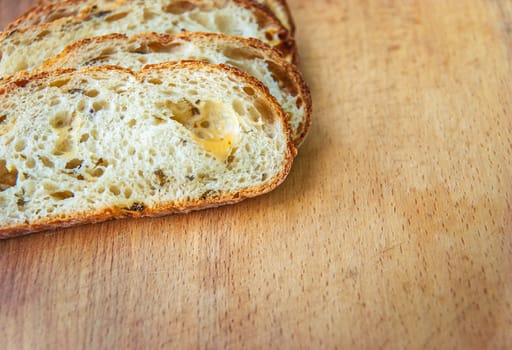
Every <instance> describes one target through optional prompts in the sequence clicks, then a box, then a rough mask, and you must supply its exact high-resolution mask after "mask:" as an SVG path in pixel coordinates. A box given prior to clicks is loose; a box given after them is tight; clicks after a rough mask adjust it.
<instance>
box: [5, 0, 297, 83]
mask: <svg viewBox="0 0 512 350" xmlns="http://www.w3.org/2000/svg"><path fill="white" fill-rule="evenodd" d="M75 3H77V1H76V0H75V1H67V2H63V3H59V4H53V5H51V6H54V7H55V8H54V10H55V9H56V8H57V7H66V6H72V4H75ZM51 13H52V12H51V11H46V12H43V14H47V15H50V14H51ZM182 31H192V32H220V33H225V34H232V35H239V36H244V37H255V38H257V39H260V40H262V41H264V42H266V43H268V44H269V45H271V46H272V47H274V48H276V49H277V50H278V51H280V52H281V53H282V54H283V56H284V57H285V58H286V59H287V60H289V61H292V60H294V59H295V58H296V49H295V43H294V41H293V38H291V36H290V35H289V32H288V31H287V30H286V29H285V28H284V27H283V26H282V25H281V24H280V23H279V21H278V20H276V19H275V18H273V17H272V16H270V15H268V14H267V13H266V12H265V11H263V10H261V9H260V8H259V7H257V6H253V5H251V3H250V2H248V1H247V0H203V1H201V0H153V1H145V0H118V1H116V2H111V1H108V0H103V1H96V2H95V5H93V6H83V9H82V11H80V14H79V15H76V16H67V17H62V18H59V19H55V20H52V21H50V22H48V23H40V24H36V25H32V26H28V27H23V28H18V29H13V30H11V31H4V32H3V33H1V34H0V77H6V76H8V75H12V74H14V73H16V72H19V71H22V70H31V69H34V68H36V67H38V66H39V65H40V64H41V63H43V62H44V60H46V59H47V58H50V57H52V56H54V55H56V54H57V53H59V52H60V51H62V49H64V47H66V46H67V45H69V44H71V43H73V42H75V41H77V40H80V39H85V38H88V37H93V36H98V35H104V34H109V33H116V32H122V33H124V34H126V35H134V34H138V33H142V32H160V33H166V34H175V33H180V32H182Z"/></svg>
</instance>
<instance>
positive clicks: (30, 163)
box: [25, 157, 36, 169]
mask: <svg viewBox="0 0 512 350" xmlns="http://www.w3.org/2000/svg"><path fill="white" fill-rule="evenodd" d="M25 165H26V166H27V168H29V169H34V168H35V167H36V161H35V160H34V158H32V157H30V158H27V161H26V162H25Z"/></svg>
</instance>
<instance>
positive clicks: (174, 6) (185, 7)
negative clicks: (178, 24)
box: [162, 1, 196, 15]
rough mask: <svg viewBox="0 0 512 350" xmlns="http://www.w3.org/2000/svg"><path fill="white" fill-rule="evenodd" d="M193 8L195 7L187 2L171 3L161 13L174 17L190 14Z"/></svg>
mask: <svg viewBox="0 0 512 350" xmlns="http://www.w3.org/2000/svg"><path fill="white" fill-rule="evenodd" d="M195 8H196V5H195V4H192V3H190V2H189V1H172V2H171V3H170V4H169V5H167V6H164V7H163V8H162V11H164V12H166V13H172V14H174V15H181V14H183V13H185V12H190V11H192V10H193V9H195Z"/></svg>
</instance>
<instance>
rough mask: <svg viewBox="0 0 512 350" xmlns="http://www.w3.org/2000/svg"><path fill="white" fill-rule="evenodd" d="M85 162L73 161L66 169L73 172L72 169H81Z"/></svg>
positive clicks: (68, 163)
mask: <svg viewBox="0 0 512 350" xmlns="http://www.w3.org/2000/svg"><path fill="white" fill-rule="evenodd" d="M83 162H84V161H83V160H81V159H72V160H70V161H69V162H67V163H66V169H68V170H71V169H76V168H80V167H81V166H82V163H83Z"/></svg>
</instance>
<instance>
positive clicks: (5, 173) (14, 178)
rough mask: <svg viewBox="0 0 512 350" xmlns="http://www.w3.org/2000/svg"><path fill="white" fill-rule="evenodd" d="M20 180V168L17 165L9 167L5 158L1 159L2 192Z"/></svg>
mask: <svg viewBox="0 0 512 350" xmlns="http://www.w3.org/2000/svg"><path fill="white" fill-rule="evenodd" d="M17 182H18V169H16V168H15V167H10V169H8V168H7V162H6V161H5V159H0V192H3V191H5V190H7V189H8V188H11V187H14V186H16V183H17Z"/></svg>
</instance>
